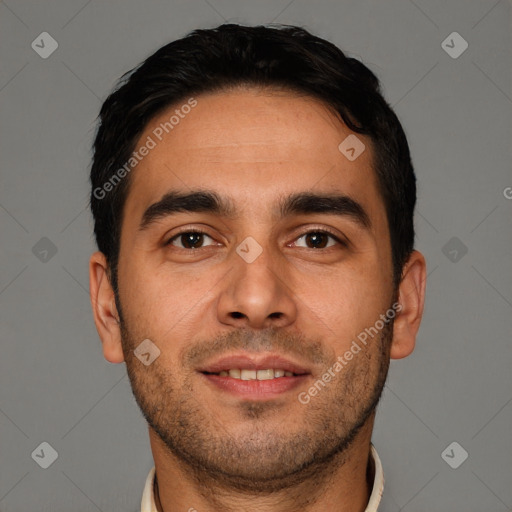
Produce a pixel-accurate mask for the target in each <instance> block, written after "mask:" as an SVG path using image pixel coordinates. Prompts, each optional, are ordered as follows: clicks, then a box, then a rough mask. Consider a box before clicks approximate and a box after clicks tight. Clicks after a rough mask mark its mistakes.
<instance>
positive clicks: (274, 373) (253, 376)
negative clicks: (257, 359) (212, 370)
mask: <svg viewBox="0 0 512 512" xmlns="http://www.w3.org/2000/svg"><path fill="white" fill-rule="evenodd" d="M219 376H220V377H228V376H229V377H231V378H233V379H241V380H271V379H277V378H280V377H293V372H285V371H284V370H280V369H277V370H275V369H274V368H269V369H267V370H245V369H239V368H233V369H231V370H223V371H221V372H219Z"/></svg>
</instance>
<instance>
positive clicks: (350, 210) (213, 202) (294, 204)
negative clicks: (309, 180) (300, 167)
mask: <svg viewBox="0 0 512 512" xmlns="http://www.w3.org/2000/svg"><path fill="white" fill-rule="evenodd" d="M277 211H278V212H279V213H278V216H279V217H281V218H285V217H289V216H292V215H297V214H306V215H307V214H313V213H324V214H330V215H338V216H343V217H349V218H351V219H352V220H353V221H355V222H356V223H357V224H359V226H360V227H362V228H364V229H366V230H370V229H371V226H372V223H371V221H370V217H369V215H368V213H367V212H366V210H365V209H364V208H363V206H362V205H361V204H360V203H358V202H357V201H356V200H354V199H352V198H351V197H349V196H347V195H343V194H319V193H316V194H315V193H310V192H300V193H296V194H291V195H289V196H285V197H283V198H281V199H280V201H279V202H278V210H277ZM176 213H211V214H215V215H219V216H222V217H226V218H231V219H234V218H236V217H237V211H236V208H235V206H234V204H233V202H232V201H231V200H230V199H228V198H224V197H221V196H219V195H218V194H217V193H216V192H213V191H209V190H199V191H192V192H190V193H182V192H178V191H171V192H168V193H167V194H165V195H164V196H163V197H162V199H160V200H159V201H157V202H156V203H153V204H152V205H151V206H149V207H148V208H147V209H146V210H145V211H144V214H143V215H142V220H141V222H140V225H139V231H144V230H146V229H148V228H149V226H150V225H151V224H153V223H154V222H156V221H158V220H160V219H162V218H164V217H168V216H171V215H173V214H176Z"/></svg>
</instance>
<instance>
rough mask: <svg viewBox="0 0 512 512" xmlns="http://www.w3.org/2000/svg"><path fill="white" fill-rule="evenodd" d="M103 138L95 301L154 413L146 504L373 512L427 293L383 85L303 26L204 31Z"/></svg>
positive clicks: (127, 97) (411, 188) (96, 196)
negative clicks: (381, 427)
mask: <svg viewBox="0 0 512 512" xmlns="http://www.w3.org/2000/svg"><path fill="white" fill-rule="evenodd" d="M94 150H95V152H94V161H93V165H92V170H91V183H92V192H91V207H92V211H93V215H94V221H95V234H96V240H97V243H98V248H99V252H96V253H94V254H93V255H92V257H91V260H90V288H91V301H92V306H93V311H94V319H95V323H96V327H97V329H98V332H99V335H100V337H101V341H102V344H103V353H104V356H105V358H106V359H107V360H108V361H110V362H112V363H121V362H123V361H124V362H125V363H126V367H127V371H128V374H129V378H130V382H131V385H132V389H133V393H134V396H135V398H136V400H137V403H138V404H139V406H140V408H141V411H142V413H143V414H144V417H145V418H146V420H147V422H148V425H149V436H150V442H151V449H152V453H153V457H154V461H155V468H154V469H153V470H152V471H151V473H150V474H149V476H148V479H147V482H146V487H145V489H144V494H143V500H142V510H143V512H148V511H159V512H173V511H176V510H184V511H185V510H189V511H193V510H197V511H199V512H203V511H204V512H206V511H220V510H223V511H224V510H243V511H256V510H265V511H298V510H300V511H310V512H315V511H319V510H322V511H336V512H349V511H350V512H362V511H366V512H374V511H376V510H377V509H378V506H379V502H380V497H381V493H382V489H383V485H384V480H383V475H382V467H381V464H380V461H379V458H378V455H377V452H376V450H375V448H374V447H373V446H372V445H371V434H372V428H373V423H374V418H375V409H376V406H377V403H378V401H379V398H380V396H381V392H382V389H383V386H384V383H385V379H386V376H387V371H388V367H389V361H390V358H395V359H398V358H402V357H405V356H407V355H409V354H410V353H411V352H412V350H413V348H414V343H415V337H416V334H417V331H418V328H419V324H420V320H421V316H422V311H423V303H424V292H425V261H424V258H423V256H422V255H421V254H420V253H418V252H417V251H414V250H413V243H414V228H413V211H414V205H415V201H416V188H415V176H414V172H413V168H412V164H411V159H410V155H409V149H408V145H407V140H406V137H405V135H404V132H403V130H402V127H401V126H400V123H399V121H398V119H397V118H396V116H395V114H394V113H393V112H392V110H391V109H390V108H389V106H388V104H387V103H386V102H385V101H384V99H383V98H382V96H381V94H380V91H379V82H378V80H377V78H376V77H375V76H374V75H373V73H372V72H371V71H370V70H369V69H367V68H366V67H365V66H364V65H363V64H361V63H360V62H359V61H358V60H355V59H351V58H347V57H346V56H345V55H344V54H343V53H342V52H341V51H340V50H339V49H337V48H336V47H335V46H333V45H332V44H331V43H328V42H327V41H324V40H322V39H319V38H317V37H314V36H313V35H311V34H309V33H308V32H307V31H305V30H302V29H299V28H297V27H242V26H237V25H223V26H220V27H218V28H216V29H212V30H198V31H195V32H193V33H192V34H191V35H189V36H187V37H185V38H183V39H181V40H178V41H175V42H173V43H170V44H168V45H167V46H164V47H163V48H161V49H160V50H158V51H157V52H156V53H155V54H154V55H152V56H151V57H149V58H148V59H147V60H146V61H145V62H144V63H143V64H142V65H141V66H140V67H138V68H137V69H136V70H134V71H133V72H132V73H130V74H129V75H128V76H127V77H126V78H125V80H124V81H123V83H122V84H120V87H119V88H118V89H117V90H116V91H115V92H114V93H113V94H111V96H110V97H109V98H108V99H107V100H106V101H105V103H104V104H103V107H102V109H101V114H100V126H99V129H98V133H97V135H96V140H95V143H94Z"/></svg>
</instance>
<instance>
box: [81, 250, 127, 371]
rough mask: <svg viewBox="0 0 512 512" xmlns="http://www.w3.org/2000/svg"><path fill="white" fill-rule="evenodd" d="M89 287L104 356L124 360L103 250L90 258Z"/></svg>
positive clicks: (112, 292)
mask: <svg viewBox="0 0 512 512" xmlns="http://www.w3.org/2000/svg"><path fill="white" fill-rule="evenodd" d="M89 289H90V297H91V305H92V311H93V315H94V323H95V324H96V330H97V331H98V334H99V335H100V338H101V343H102V344H103V356H104V357H105V359H106V360H107V361H109V362H111V363H122V362H123V361H124V355H123V346H122V343H121V329H120V325H119V315H118V312H117V307H116V303H115V296H114V290H113V289H112V286H111V284H110V280H109V278H108V264H107V259H106V258H105V255H104V254H103V253H102V252H95V253H94V254H93V255H92V256H91V259H90V260H89Z"/></svg>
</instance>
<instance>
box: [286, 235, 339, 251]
mask: <svg viewBox="0 0 512 512" xmlns="http://www.w3.org/2000/svg"><path fill="white" fill-rule="evenodd" d="M329 239H330V240H329ZM299 240H303V243H304V245H300V244H299V243H298V241H299ZM336 243H340V242H339V240H338V239H337V238H336V237H335V236H333V235H331V234H330V233H327V232H326V231H309V232H308V233H305V234H304V235H302V236H301V237H299V238H297V242H295V244H294V245H296V246H298V247H306V248H308V249H325V248H327V247H332V246H333V245H335V244H336Z"/></svg>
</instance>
